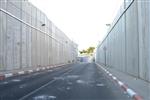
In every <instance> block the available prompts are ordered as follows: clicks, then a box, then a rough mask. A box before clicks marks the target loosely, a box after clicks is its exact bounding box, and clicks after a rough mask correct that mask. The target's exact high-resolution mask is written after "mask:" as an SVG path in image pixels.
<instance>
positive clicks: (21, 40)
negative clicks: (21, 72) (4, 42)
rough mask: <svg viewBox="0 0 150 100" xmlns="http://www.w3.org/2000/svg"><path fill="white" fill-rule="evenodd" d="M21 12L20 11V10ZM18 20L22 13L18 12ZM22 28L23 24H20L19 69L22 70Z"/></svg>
mask: <svg viewBox="0 0 150 100" xmlns="http://www.w3.org/2000/svg"><path fill="white" fill-rule="evenodd" d="M21 7H22V3H21ZM21 10H22V9H21ZM20 18H21V19H22V11H20ZM22 27H23V23H22V22H21V23H20V56H19V57H20V64H19V65H20V66H19V68H20V69H21V68H22V55H23V54H22Z"/></svg>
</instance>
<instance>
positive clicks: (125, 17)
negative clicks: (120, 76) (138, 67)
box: [124, 0, 127, 72]
mask: <svg viewBox="0 0 150 100" xmlns="http://www.w3.org/2000/svg"><path fill="white" fill-rule="evenodd" d="M125 8H126V3H125V0H124V9H125ZM124 16H125V17H124V28H125V29H124V31H125V72H127V50H126V49H127V46H126V41H127V40H126V33H127V32H126V13H125V14H124Z"/></svg>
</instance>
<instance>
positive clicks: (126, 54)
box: [96, 0, 150, 81]
mask: <svg viewBox="0 0 150 100" xmlns="http://www.w3.org/2000/svg"><path fill="white" fill-rule="evenodd" d="M149 27H150V2H149V1H148V0H142V1H141V0H130V1H129V0H125V2H124V3H123V5H122V6H121V8H120V10H119V12H118V15H117V16H116V18H115V20H114V22H113V23H112V25H111V27H110V29H109V31H108V34H107V36H106V38H105V39H104V40H103V42H102V43H100V44H99V45H98V47H97V51H96V62H98V63H101V64H105V65H106V66H108V67H113V68H115V69H117V70H120V71H122V72H125V73H126V74H130V75H132V76H134V77H137V78H141V79H143V80H145V81H150V67H149V66H150V28H149Z"/></svg>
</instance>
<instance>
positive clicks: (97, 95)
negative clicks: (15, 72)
mask: <svg viewBox="0 0 150 100" xmlns="http://www.w3.org/2000/svg"><path fill="white" fill-rule="evenodd" d="M0 100H131V98H130V97H129V96H128V95H127V94H126V93H124V92H123V90H122V89H121V88H120V87H119V86H118V85H117V84H116V83H115V82H114V81H113V80H111V78H109V77H108V76H107V75H106V73H105V72H103V70H101V68H99V67H98V66H97V65H96V64H94V63H78V64H71V65H66V66H63V67H58V68H54V69H50V70H46V71H41V72H35V73H32V74H27V75H21V76H15V77H12V78H8V79H6V80H4V81H0Z"/></svg>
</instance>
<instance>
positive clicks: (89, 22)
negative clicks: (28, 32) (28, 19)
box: [29, 0, 123, 50]
mask: <svg viewBox="0 0 150 100" xmlns="http://www.w3.org/2000/svg"><path fill="white" fill-rule="evenodd" d="M29 1H30V2H31V3H32V4H34V5H35V6H36V7H38V8H39V9H40V10H41V11H43V12H44V13H45V14H46V15H47V16H48V18H49V19H50V20H51V21H52V22H53V23H54V24H55V25H56V26H57V27H58V28H59V29H60V30H62V31H63V32H64V33H65V34H66V35H67V36H68V37H69V38H70V39H71V40H73V41H74V42H75V43H77V44H78V49H79V50H83V49H86V48H88V47H90V46H95V47H96V46H97V44H98V43H100V42H101V41H102V40H103V39H104V37H105V36H106V34H107V31H108V26H106V24H111V23H112V21H113V19H114V17H115V16H116V14H117V12H118V10H119V8H120V6H121V4H122V2H123V0H29Z"/></svg>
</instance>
